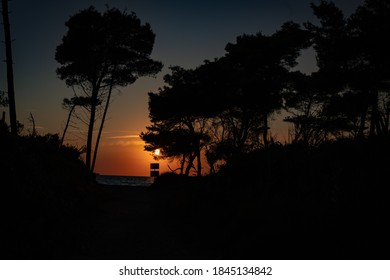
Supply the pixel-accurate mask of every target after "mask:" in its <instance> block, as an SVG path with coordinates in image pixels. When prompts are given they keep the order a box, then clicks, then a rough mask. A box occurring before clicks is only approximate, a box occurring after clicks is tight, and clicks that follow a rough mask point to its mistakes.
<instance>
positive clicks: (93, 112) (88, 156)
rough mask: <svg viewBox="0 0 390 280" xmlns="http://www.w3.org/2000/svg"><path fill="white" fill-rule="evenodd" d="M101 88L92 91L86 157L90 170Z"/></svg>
mask: <svg viewBox="0 0 390 280" xmlns="http://www.w3.org/2000/svg"><path fill="white" fill-rule="evenodd" d="M98 91H99V88H98V87H95V88H94V89H93V90H92V96H91V115H90V118H89V125H88V135H87V147H86V155H85V164H86V166H87V168H88V170H90V171H92V170H91V153H92V140H93V129H94V125H95V116H96V105H97V96H98Z"/></svg>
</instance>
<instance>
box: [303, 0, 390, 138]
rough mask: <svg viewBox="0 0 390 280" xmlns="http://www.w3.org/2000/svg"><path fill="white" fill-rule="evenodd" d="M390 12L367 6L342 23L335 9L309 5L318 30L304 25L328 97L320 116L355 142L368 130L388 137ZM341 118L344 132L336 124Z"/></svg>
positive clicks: (377, 4)
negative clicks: (315, 17) (309, 34)
mask: <svg viewBox="0 0 390 280" xmlns="http://www.w3.org/2000/svg"><path fill="white" fill-rule="evenodd" d="M389 6H390V5H389V3H388V1H384V0H372V1H371V0H367V1H365V3H364V5H362V6H360V7H358V9H357V10H356V12H355V13H354V14H352V15H351V16H350V17H349V18H348V19H346V18H345V17H344V14H343V13H342V11H341V10H340V9H339V8H337V7H336V6H335V4H333V3H331V2H326V1H321V2H320V4H319V5H314V4H312V9H313V12H314V14H315V15H316V16H317V18H318V19H319V20H320V24H319V25H318V26H316V25H314V24H311V23H308V24H306V27H307V28H308V30H310V31H311V32H312V34H313V36H314V40H313V43H314V49H315V50H316V53H317V64H318V67H319V71H318V75H319V76H321V77H322V79H323V80H327V83H323V88H322V90H324V91H326V92H327V94H328V99H327V100H326V103H327V104H325V105H326V106H325V107H328V108H325V110H324V112H323V115H324V116H325V117H327V118H328V119H330V120H331V121H332V122H333V124H332V125H338V124H339V125H340V127H338V129H339V130H340V131H346V132H348V133H352V135H355V136H356V137H362V136H364V134H365V133H364V131H365V130H366V129H367V127H368V128H369V134H370V135H374V134H381V133H384V132H387V131H388V127H387V128H386V124H385V119H386V117H385V116H386V108H387V107H386V106H387V105H386V104H387V100H388V94H387V92H388V90H389V84H388V82H387V81H388V80H389V70H388V68H387V65H388V64H389V59H390V56H389V55H390V54H389V52H388V51H387V50H388V49H389V47H390V43H389V39H388V36H386V35H385V34H387V33H388V32H389V31H390V20H389V17H388V14H389V13H390V8H389ZM380 101H382V107H381V104H380ZM347 103H348V104H347ZM343 118H344V119H345V118H346V119H348V120H347V122H348V125H347V126H345V124H346V123H345V122H340V120H341V119H343ZM334 120H337V122H334ZM367 120H370V123H369V124H367ZM328 126H330V123H328ZM353 126H354V127H353Z"/></svg>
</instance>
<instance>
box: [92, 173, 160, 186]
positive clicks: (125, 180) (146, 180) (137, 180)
mask: <svg viewBox="0 0 390 280" xmlns="http://www.w3.org/2000/svg"><path fill="white" fill-rule="evenodd" d="M154 179H155V178H154V177H146V176H112V175H97V176H96V181H97V182H98V183H99V184H102V185H109V186H130V187H149V186H150V185H151V184H152V183H153V182H154Z"/></svg>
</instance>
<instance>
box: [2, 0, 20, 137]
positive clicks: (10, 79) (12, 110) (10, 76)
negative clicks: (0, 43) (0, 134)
mask: <svg viewBox="0 0 390 280" xmlns="http://www.w3.org/2000/svg"><path fill="white" fill-rule="evenodd" d="M2 9H3V26H4V37H5V55H6V62H7V85H8V102H9V104H8V106H9V115H10V124H11V133H12V134H13V135H15V136H16V135H17V134H18V127H17V122H16V105H15V89H14V72H13V61H12V46H11V44H12V41H11V28H10V23H9V17H8V0H2Z"/></svg>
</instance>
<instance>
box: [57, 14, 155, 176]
mask: <svg viewBox="0 0 390 280" xmlns="http://www.w3.org/2000/svg"><path fill="white" fill-rule="evenodd" d="M66 26H67V27H68V31H67V34H66V35H65V36H64V37H63V39H62V43H61V44H60V45H59V46H58V47H57V50H56V55H55V58H56V60H57V61H58V62H59V63H60V64H61V66H60V67H59V68H58V69H57V74H58V76H59V78H60V79H62V80H65V81H66V84H67V85H68V86H71V87H78V88H80V90H81V94H83V95H85V96H86V97H88V98H90V104H89V106H88V111H89V121H88V134H87V143H86V165H87V166H88V168H89V169H90V170H91V171H92V172H93V167H94V161H93V162H92V156H93V155H92V146H93V131H94V126H95V121H96V110H97V108H98V106H99V104H101V103H103V102H104V103H106V104H109V103H110V98H109V97H110V96H111V91H112V89H113V88H115V87H118V86H121V87H123V86H127V85H129V84H132V83H134V82H135V81H136V80H137V79H138V78H139V77H142V76H153V75H155V74H156V73H158V72H159V71H160V70H161V68H162V64H161V63H160V62H157V61H154V60H152V59H151V58H150V54H151V52H152V50H153V45H154V38H155V35H154V33H153V31H152V29H151V27H150V25H149V24H148V23H146V24H141V21H140V19H139V18H138V17H137V16H136V15H135V13H131V14H127V13H126V12H122V11H119V10H118V9H115V8H113V9H107V11H105V12H104V13H103V14H102V13H100V12H98V11H97V10H96V9H95V8H94V7H90V8H88V9H86V10H82V11H80V12H79V13H77V14H75V15H73V16H72V17H71V18H70V19H69V20H68V21H67V22H66ZM105 108H106V109H105V112H107V109H108V105H107V106H106V107H105ZM104 121H105V120H104V119H102V124H101V127H103V124H104ZM100 131H101V130H100ZM100 133H101V132H100ZM100 133H99V135H100ZM98 139H100V137H98ZM98 144H99V143H98V141H96V143H95V145H96V147H97V146H98ZM96 153H97V148H95V154H96Z"/></svg>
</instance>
